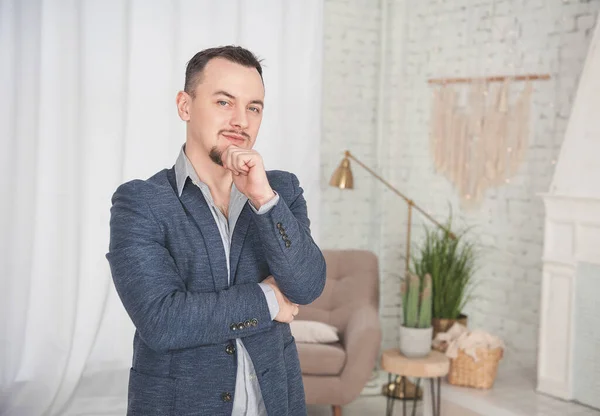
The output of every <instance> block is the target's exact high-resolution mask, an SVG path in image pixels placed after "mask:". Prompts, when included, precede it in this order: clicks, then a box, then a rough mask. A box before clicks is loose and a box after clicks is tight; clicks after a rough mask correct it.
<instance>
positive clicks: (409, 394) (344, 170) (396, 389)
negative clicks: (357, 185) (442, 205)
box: [330, 151, 456, 400]
mask: <svg viewBox="0 0 600 416" xmlns="http://www.w3.org/2000/svg"><path fill="white" fill-rule="evenodd" d="M349 159H352V160H354V161H355V162H356V163H358V164H359V165H360V166H361V167H362V168H363V169H365V170H366V171H367V172H369V173H370V174H371V175H373V176H374V177H375V178H376V179H378V180H379V181H380V182H381V183H383V184H384V185H385V186H387V187H388V188H389V189H390V190H391V191H392V192H393V193H395V194H396V195H398V196H399V197H401V198H402V199H404V201H406V203H407V204H408V220H407V224H406V265H405V266H406V267H405V277H406V276H408V272H409V265H410V234H411V228H412V211H413V208H415V209H416V210H417V211H419V212H420V213H421V214H423V216H425V217H426V218H427V219H428V220H429V221H431V222H432V223H434V224H435V225H437V226H438V227H440V228H441V229H442V230H444V231H445V232H446V233H448V235H449V236H450V238H452V239H456V236H455V235H454V234H453V233H452V232H451V231H450V230H449V229H447V228H446V227H444V226H443V225H442V224H440V223H439V222H437V221H436V220H435V219H434V218H433V217H432V216H431V215H429V214H428V213H427V212H425V211H424V210H423V209H422V208H421V207H419V206H418V205H416V204H415V203H414V201H413V200H412V199H410V198H408V197H406V196H405V195H404V194H402V192H400V191H399V190H397V189H396V188H394V187H393V186H392V185H391V184H390V183H389V182H388V181H386V180H385V179H383V178H382V177H381V176H379V175H378V174H377V173H376V172H375V171H373V170H372V169H371V168H369V167H368V166H367V165H365V164H364V163H362V162H361V161H360V160H358V159H357V158H356V157H354V155H352V154H351V153H350V152H349V151H346V152H345V154H344V160H343V161H342V163H341V164H340V166H339V168H338V169H337V170H336V172H335V173H334V175H333V176H332V178H331V182H330V185H332V186H336V187H339V188H350V189H351V188H353V178H352V171H351V170H350V161H349ZM404 380H406V383H407V384H406V397H403V390H404V388H403V385H402V381H401V377H396V379H395V380H394V381H393V382H391V383H386V384H384V385H383V387H382V390H381V393H382V394H383V395H385V396H388V397H394V398H397V399H402V400H406V399H414V398H415V396H416V397H417V399H420V398H421V397H422V391H421V389H420V388H417V386H415V385H414V383H412V382H410V381H409V380H407V379H406V378H405V379H404Z"/></svg>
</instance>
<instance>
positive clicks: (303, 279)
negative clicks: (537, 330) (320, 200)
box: [253, 173, 326, 305]
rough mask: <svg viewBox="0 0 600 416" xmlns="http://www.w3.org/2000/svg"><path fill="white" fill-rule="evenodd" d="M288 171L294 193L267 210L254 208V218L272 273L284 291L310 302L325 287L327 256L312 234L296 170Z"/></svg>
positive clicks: (296, 300) (299, 300)
mask: <svg viewBox="0 0 600 416" xmlns="http://www.w3.org/2000/svg"><path fill="white" fill-rule="evenodd" d="M287 175H289V180H288V186H289V188H290V191H288V192H286V193H287V194H291V195H292V197H291V198H279V202H278V203H277V205H275V206H274V207H273V208H272V209H270V210H269V211H268V212H267V213H265V214H262V215H259V214H256V213H254V212H253V218H254V221H255V223H256V225H257V228H258V230H259V234H260V238H261V241H262V243H263V246H264V248H265V256H266V259H267V263H268V264H269V268H270V271H271V274H272V275H273V277H274V278H275V280H276V281H277V284H278V285H279V288H280V289H281V292H282V293H283V294H284V295H285V296H287V298H288V299H289V300H290V301H292V302H293V303H298V304H301V305H307V304H309V303H311V302H313V301H314V300H315V299H316V298H318V297H319V296H320V295H321V293H322V292H323V288H324V287H325V274H326V267H325V259H324V257H323V254H322V253H321V250H320V249H319V247H318V246H317V244H316V243H315V242H314V240H313V238H312V236H311V234H310V220H309V219H308V213H307V209H306V201H305V200H304V196H303V190H302V188H301V187H300V184H299V181H298V178H297V177H296V175H294V174H292V173H288V174H287ZM282 194H283V193H282ZM286 199H289V202H288V203H286V201H285V200H286Z"/></svg>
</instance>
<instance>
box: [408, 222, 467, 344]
mask: <svg viewBox="0 0 600 416" xmlns="http://www.w3.org/2000/svg"><path fill="white" fill-rule="evenodd" d="M446 228H447V229H448V230H451V218H450V219H449V220H448V222H447V224H446ZM467 233H468V229H467V230H464V231H461V232H460V233H448V232H446V231H445V230H442V229H439V228H429V227H425V240H424V242H423V244H422V245H421V246H420V247H418V250H417V251H416V253H415V254H413V256H412V271H413V273H415V274H417V275H419V276H424V275H425V274H429V275H431V279H432V282H433V294H432V301H431V303H432V325H433V328H434V329H433V336H434V337H435V335H436V334H437V333H438V332H446V331H447V330H448V329H450V327H451V326H452V325H454V323H455V322H457V321H458V322H459V323H461V324H463V325H465V326H467V316H466V315H464V314H463V311H464V308H465V305H466V304H467V303H468V302H469V300H470V299H471V293H472V289H473V279H474V278H473V276H474V272H475V263H476V260H477V251H476V250H475V245H474V243H472V242H470V241H467V238H466V236H467Z"/></svg>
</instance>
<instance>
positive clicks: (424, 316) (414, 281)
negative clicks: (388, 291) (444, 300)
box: [400, 274, 432, 328]
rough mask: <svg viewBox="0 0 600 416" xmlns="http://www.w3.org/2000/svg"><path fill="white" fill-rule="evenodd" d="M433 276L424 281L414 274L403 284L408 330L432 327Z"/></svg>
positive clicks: (426, 276)
mask: <svg viewBox="0 0 600 416" xmlns="http://www.w3.org/2000/svg"><path fill="white" fill-rule="evenodd" d="M431 289H432V288H431V276H430V275H425V277H424V278H423V279H421V278H420V277H419V276H417V275H414V274H409V276H408V277H407V278H406V279H404V281H403V282H402V287H401V289H400V291H401V293H402V306H403V308H404V326H405V327H407V328H429V327H430V326H431V295H432V291H431Z"/></svg>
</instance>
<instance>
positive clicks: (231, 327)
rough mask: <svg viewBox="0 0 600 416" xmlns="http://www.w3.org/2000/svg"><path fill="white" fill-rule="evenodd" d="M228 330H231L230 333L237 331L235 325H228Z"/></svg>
mask: <svg viewBox="0 0 600 416" xmlns="http://www.w3.org/2000/svg"><path fill="white" fill-rule="evenodd" d="M229 329H231V330H232V331H235V330H236V329H237V325H236V324H231V325H229Z"/></svg>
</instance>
